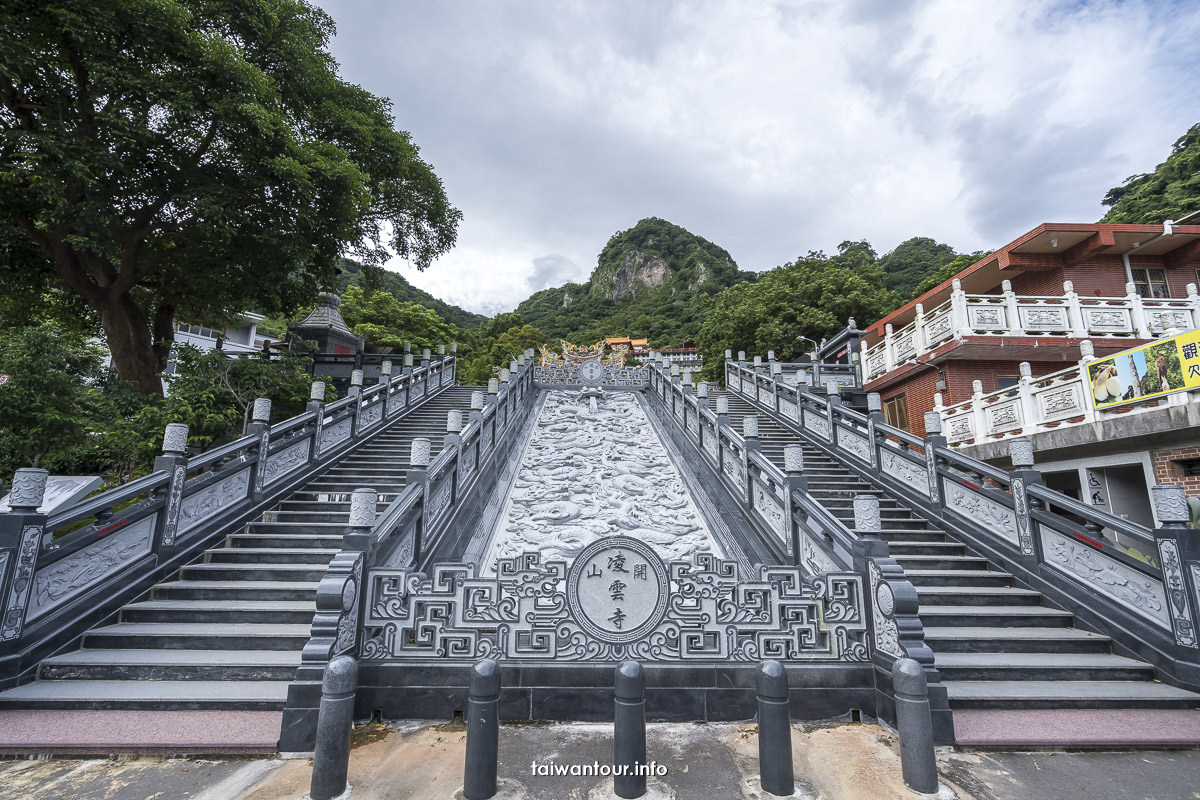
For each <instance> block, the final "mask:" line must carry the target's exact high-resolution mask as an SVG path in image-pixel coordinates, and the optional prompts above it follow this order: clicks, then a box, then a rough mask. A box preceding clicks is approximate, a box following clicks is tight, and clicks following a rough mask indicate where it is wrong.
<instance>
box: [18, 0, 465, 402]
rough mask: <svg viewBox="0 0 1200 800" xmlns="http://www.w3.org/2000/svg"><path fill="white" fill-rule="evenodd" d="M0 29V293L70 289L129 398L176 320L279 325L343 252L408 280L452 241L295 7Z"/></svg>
mask: <svg viewBox="0 0 1200 800" xmlns="http://www.w3.org/2000/svg"><path fill="white" fill-rule="evenodd" d="M0 29H2V30H3V31H4V36H3V37H0V103H2V104H3V106H2V107H3V109H4V111H3V113H0V244H3V245H10V251H11V252H10V257H9V258H8V259H7V260H5V261H3V262H0V280H2V281H3V282H4V283H5V285H7V284H8V282H9V280H10V279H11V278H13V276H19V279H20V280H21V281H23V282H24V283H25V284H26V285H27V286H26V288H27V289H28V290H29V291H32V292H34V293H40V292H41V291H43V290H44V289H45V288H47V287H49V286H58V287H60V288H63V289H65V290H68V291H70V292H73V293H75V294H77V295H79V296H80V297H81V298H82V299H83V300H84V302H86V303H87V305H88V306H90V307H91V308H92V309H94V310H95V311H96V312H97V313H98V314H99V317H100V322H101V324H102V326H103V329H104V332H105V334H106V336H107V339H108V343H109V347H110V349H111V351H112V355H113V359H114V361H115V363H116V365H117V369H118V371H119V372H120V374H121V375H122V377H123V378H125V379H128V380H132V381H134V382H135V383H136V384H137V385H138V388H139V390H140V391H142V392H144V393H150V394H155V393H157V392H159V391H160V384H159V378H158V374H159V373H160V372H161V371H162V368H163V367H164V365H165V364H166V360H167V357H168V355H169V350H170V342H171V339H172V337H173V332H172V328H171V323H172V321H173V320H174V319H175V318H176V317H178V318H185V319H204V320H210V321H213V322H220V321H222V320H225V319H229V318H230V317H231V316H232V315H234V314H236V313H237V312H239V311H241V310H243V309H245V308H246V307H247V306H248V305H254V306H255V307H258V308H260V309H261V310H262V311H264V312H265V313H269V314H273V313H280V312H284V313H286V312H290V311H291V310H292V309H294V308H295V307H296V306H297V305H299V304H301V303H303V302H305V301H307V300H309V299H310V298H311V297H312V296H313V295H314V294H315V291H316V290H317V289H318V288H320V287H321V286H323V285H332V284H333V281H334V270H335V267H336V266H337V263H338V259H339V258H340V256H341V255H342V253H343V251H344V250H345V249H346V248H347V246H348V245H352V244H353V245H354V246H355V247H356V252H358V253H359V254H360V256H361V257H362V258H364V259H365V260H366V261H367V262H369V263H378V262H381V261H383V260H384V259H385V258H386V257H388V252H387V248H390V249H391V250H392V251H394V252H395V253H397V254H399V255H400V256H401V257H404V258H408V259H410V260H411V261H413V262H414V263H415V264H416V265H417V267H418V268H421V269H423V268H425V267H427V266H428V265H429V264H430V263H431V261H432V260H433V258H435V257H436V256H437V255H439V254H441V253H443V252H445V251H446V250H448V249H449V248H450V247H451V246H452V245H453V244H454V241H455V236H456V229H457V225H458V221H459V219H460V217H461V214H460V213H459V212H458V211H457V210H455V209H453V208H452V207H451V206H450V205H449V203H448V202H447V199H446V196H445V193H444V191H443V188H442V185H441V182H440V181H439V180H438V178H437V176H436V175H434V173H433V171H432V169H431V168H430V167H429V165H428V164H426V163H425V162H424V161H422V160H421V159H420V157H419V153H418V150H417V148H416V146H415V145H413V143H412V141H411V140H410V138H409V136H408V134H406V133H403V132H401V131H398V130H396V129H395V128H394V127H393V124H394V121H393V118H392V113H391V108H390V105H389V103H388V102H387V101H386V100H384V99H382V98H378V97H375V96H374V95H372V94H370V93H369V92H367V91H365V90H363V89H362V88H360V87H358V86H355V85H353V84H350V83H347V82H345V81H343V80H341V79H340V78H339V77H338V75H337V71H336V66H337V65H336V63H335V62H334V60H333V58H332V56H331V55H330V54H329V52H328V51H327V49H326V46H327V44H328V40H329V37H330V36H331V35H332V33H333V22H332V20H331V19H330V18H329V16H328V15H327V14H325V13H324V12H323V11H321V10H319V9H317V8H315V7H313V6H311V5H309V4H308V3H307V2H304V0H236V2H235V0H96V1H95V2H89V3H78V2H74V0H10V2H7V3H5V4H4V5H3V6H0Z"/></svg>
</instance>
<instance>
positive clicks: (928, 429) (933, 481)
mask: <svg viewBox="0 0 1200 800" xmlns="http://www.w3.org/2000/svg"><path fill="white" fill-rule="evenodd" d="M945 446H946V437H945V436H942V415H941V414H939V413H938V412H936V411H926V412H925V473H926V476H927V477H928V480H929V502H930V503H932V504H933V505H934V506H935V507H937V506H940V505H941V504H942V487H941V478H940V477H939V476H938V470H937V468H938V462H937V449H938V448H939V447H945Z"/></svg>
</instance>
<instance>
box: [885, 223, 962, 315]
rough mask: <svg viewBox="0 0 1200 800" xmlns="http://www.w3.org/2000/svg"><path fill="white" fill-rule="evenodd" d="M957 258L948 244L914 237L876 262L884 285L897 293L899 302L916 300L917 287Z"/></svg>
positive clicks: (927, 238) (924, 237) (922, 237)
mask: <svg viewBox="0 0 1200 800" xmlns="http://www.w3.org/2000/svg"><path fill="white" fill-rule="evenodd" d="M957 255H958V254H957V253H955V252H954V248H953V247H951V246H950V245H948V244H941V243H940V242H936V241H934V240H933V239H930V238H929V237H928V236H914V237H913V238H911V239H908V240H906V241H903V242H901V243H900V244H898V245H896V249H895V250H893V251H892V252H890V253H888V254H887V255H885V256H883V257H882V258H880V259H879V267H880V268H881V269H882V270H883V273H884V285H885V286H887V288H888V289H891V290H892V291H894V292H897V293H898V294H899V295H900V297H901V299H902V300H905V301H907V300H911V299H912V298H914V297H916V296H917V294H918V292H917V291H916V288H917V286H918V285H919V284H920V283H921V282H922V281H924V280H925V279H926V278H928V276H930V275H932V274H933V273H935V272H937V271H938V270H939V269H941V267H942V266H943V265H945V264H946V263H948V262H950V261H953V260H954V258H955V256H957Z"/></svg>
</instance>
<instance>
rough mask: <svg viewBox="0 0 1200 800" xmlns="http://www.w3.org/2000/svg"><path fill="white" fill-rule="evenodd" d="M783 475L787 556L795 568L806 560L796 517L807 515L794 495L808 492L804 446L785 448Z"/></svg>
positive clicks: (790, 445) (791, 445) (794, 445)
mask: <svg viewBox="0 0 1200 800" xmlns="http://www.w3.org/2000/svg"><path fill="white" fill-rule="evenodd" d="M783 473H784V488H785V489H786V491H787V504H786V505H785V506H784V507H785V508H786V509H787V511H788V515H787V528H788V537H787V550H788V552H787V554H788V555H789V556H790V557H791V559H792V564H793V566H799V565H800V564H801V563H802V562H803V560H804V553H803V552H801V550H802V548H801V547H800V523H799V522H797V520H796V516H797V515H799V516H800V518H801V519H804V518H805V517H806V516H807V515H806V514H805V512H804V509H803V508H802V507H801V506H798V505H796V504H795V501H794V499H793V497H792V495H793V494H794V493H795V492H801V493H803V492H807V491H808V476H807V475H805V474H804V446H803V445H801V444H796V443H793V444H788V445H784V448H783Z"/></svg>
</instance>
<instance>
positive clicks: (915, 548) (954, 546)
mask: <svg viewBox="0 0 1200 800" xmlns="http://www.w3.org/2000/svg"><path fill="white" fill-rule="evenodd" d="M888 550H889V551H890V553H891V555H892V556H893V557H895V556H932V555H965V554H966V552H967V548H966V547H965V546H964V545H961V544H959V543H958V542H945V541H942V542H939V541H930V542H922V541H909V540H905V539H888Z"/></svg>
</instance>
